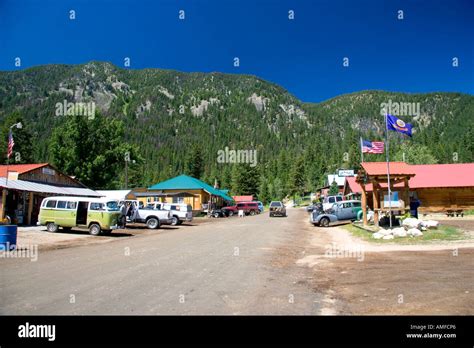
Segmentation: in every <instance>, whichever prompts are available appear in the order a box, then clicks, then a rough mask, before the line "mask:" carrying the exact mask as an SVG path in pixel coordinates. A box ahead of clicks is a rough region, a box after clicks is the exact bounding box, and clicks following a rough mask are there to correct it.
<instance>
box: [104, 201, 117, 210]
mask: <svg viewBox="0 0 474 348" xmlns="http://www.w3.org/2000/svg"><path fill="white" fill-rule="evenodd" d="M105 204H106V205H107V210H108V211H119V210H120V208H119V205H118V203H117V202H116V201H110V202H107V203H105Z"/></svg>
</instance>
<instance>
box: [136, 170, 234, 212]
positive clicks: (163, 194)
mask: <svg viewBox="0 0 474 348" xmlns="http://www.w3.org/2000/svg"><path fill="white" fill-rule="evenodd" d="M134 194H135V196H136V197H137V199H138V200H140V201H142V202H143V203H144V204H147V203H150V202H168V203H186V204H189V205H191V206H192V208H193V210H195V211H202V210H207V209H208V207H209V204H211V206H215V207H221V206H224V205H227V204H229V203H231V202H232V201H233V199H232V197H229V196H228V195H227V194H226V193H224V191H222V190H219V189H216V188H214V187H212V186H211V185H209V184H206V183H205V182H204V181H201V180H199V179H196V178H193V177H191V176H188V175H184V174H183V175H179V176H176V177H174V178H171V179H168V180H165V181H162V182H160V183H157V184H155V185H153V186H151V187H149V188H148V190H147V192H135V193H134Z"/></svg>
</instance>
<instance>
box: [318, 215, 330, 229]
mask: <svg viewBox="0 0 474 348" xmlns="http://www.w3.org/2000/svg"><path fill="white" fill-rule="evenodd" d="M319 224H320V225H321V226H323V227H328V226H329V219H328V218H327V217H323V218H322V219H321V220H320V221H319Z"/></svg>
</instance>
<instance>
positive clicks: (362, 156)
mask: <svg viewBox="0 0 474 348" xmlns="http://www.w3.org/2000/svg"><path fill="white" fill-rule="evenodd" d="M362 147H363V146H362V137H360V163H363V162H364V151H363V150H362Z"/></svg>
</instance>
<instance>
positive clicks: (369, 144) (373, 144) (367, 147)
mask: <svg viewBox="0 0 474 348" xmlns="http://www.w3.org/2000/svg"><path fill="white" fill-rule="evenodd" d="M362 152H363V153H383V152H384V143H383V141H368V140H363V141H362Z"/></svg>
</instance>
